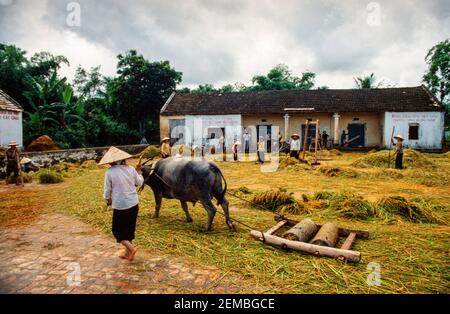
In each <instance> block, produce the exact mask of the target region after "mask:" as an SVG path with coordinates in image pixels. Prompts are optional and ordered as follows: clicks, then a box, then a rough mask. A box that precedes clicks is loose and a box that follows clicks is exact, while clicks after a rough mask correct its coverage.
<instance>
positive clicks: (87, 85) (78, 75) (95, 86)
mask: <svg viewBox="0 0 450 314" xmlns="http://www.w3.org/2000/svg"><path fill="white" fill-rule="evenodd" d="M73 86H74V88H75V90H76V91H77V92H78V93H79V94H80V95H82V96H83V97H86V98H93V97H101V96H103V93H104V78H103V75H102V74H101V73H100V66H97V67H93V68H91V69H90V70H89V71H86V70H85V69H83V68H82V67H81V66H78V68H77V70H76V72H75V77H74V79H73Z"/></svg>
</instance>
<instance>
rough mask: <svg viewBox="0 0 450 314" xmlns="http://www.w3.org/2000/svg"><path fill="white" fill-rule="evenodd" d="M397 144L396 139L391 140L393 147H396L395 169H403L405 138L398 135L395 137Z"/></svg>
mask: <svg viewBox="0 0 450 314" xmlns="http://www.w3.org/2000/svg"><path fill="white" fill-rule="evenodd" d="M394 138H395V139H396V140H397V143H394V139H391V142H392V145H395V169H403V141H404V139H403V136H402V135H401V134H397V135H396V136H394Z"/></svg>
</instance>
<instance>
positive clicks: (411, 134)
mask: <svg viewBox="0 0 450 314" xmlns="http://www.w3.org/2000/svg"><path fill="white" fill-rule="evenodd" d="M408 139H410V140H418V139H419V123H410V124H409V131H408Z"/></svg>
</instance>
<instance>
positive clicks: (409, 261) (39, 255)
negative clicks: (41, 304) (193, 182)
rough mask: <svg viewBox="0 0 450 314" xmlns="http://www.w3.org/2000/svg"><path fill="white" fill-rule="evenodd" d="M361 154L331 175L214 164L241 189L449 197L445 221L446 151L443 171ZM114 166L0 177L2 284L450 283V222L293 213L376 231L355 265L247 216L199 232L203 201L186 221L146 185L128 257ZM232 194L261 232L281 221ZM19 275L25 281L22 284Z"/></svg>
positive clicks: (249, 287)
mask: <svg viewBox="0 0 450 314" xmlns="http://www.w3.org/2000/svg"><path fill="white" fill-rule="evenodd" d="M361 156H363V154H362V153H345V154H343V155H337V156H330V157H328V158H327V160H324V161H321V165H320V166H319V167H337V168H339V171H338V174H337V175H333V176H329V175H327V174H325V173H323V172H321V171H319V170H318V168H319V167H315V168H311V167H304V166H302V167H296V166H295V167H288V168H285V169H278V170H277V171H275V172H262V171H261V167H260V165H258V164H255V163H254V162H221V161H218V162H216V163H217V164H218V166H219V167H220V168H221V170H222V171H223V173H224V175H225V178H226V180H227V182H228V187H229V189H231V190H232V191H236V190H238V189H239V188H241V187H246V188H248V189H249V190H250V194H249V195H248V196H246V195H243V197H244V198H251V197H252V195H255V194H257V193H259V192H263V191H266V190H271V189H278V188H283V189H285V190H286V191H287V192H288V193H292V195H293V196H294V197H295V198H297V199H301V198H302V195H303V194H305V195H312V194H314V193H317V192H319V191H331V192H343V191H345V192H351V193H357V194H358V195H361V197H363V198H364V199H366V200H369V201H372V202H376V201H377V200H379V199H380V198H383V197H386V196H394V195H395V196H403V197H405V198H407V199H411V198H415V197H423V198H425V199H427V200H429V201H432V202H437V203H439V204H441V207H442V210H441V212H440V213H439V214H440V215H442V216H443V217H444V218H445V219H446V221H447V222H448V213H449V208H450V193H449V192H450V188H449V185H448V181H445V180H442V177H444V178H445V177H446V176H447V175H448V173H449V171H450V161H449V159H448V157H442V156H440V155H429V158H430V159H432V160H433V161H434V162H435V163H436V165H438V167H437V169H431V170H430V169H426V170H420V169H419V170H417V169H406V170H398V171H395V170H392V169H383V168H373V169H357V168H355V167H352V166H351V163H352V162H353V161H354V160H356V159H357V158H360V157H361ZM134 162H135V161H134ZM131 163H133V161H132V162H131ZM105 169H106V168H97V167H92V168H90V169H86V170H85V171H83V172H82V173H77V175H74V176H70V175H67V176H66V178H65V181H64V182H63V183H60V184H56V185H48V186H44V185H40V184H37V183H35V182H33V183H31V184H28V185H27V186H26V187H25V188H20V187H14V186H9V187H5V186H4V184H1V185H0V202H1V203H2V207H1V209H0V228H1V233H2V237H1V239H2V240H0V256H1V258H0V269H1V270H2V271H1V275H0V292H8V293H15V292H25V293H27V292H31V293H33V292H37V293H52V292H55V293H63V292H68V293H77V292H80V293H96V292H114V293H122V292H125V293H126V292H137V293H138V292H142V293H174V292H175V293H176V292H192V293H197V292H199V293H202V292H203V293H204V292H219V293H220V292H237V293H449V292H450V284H449V283H450V276H449V274H450V264H449V263H448V258H449V249H450V246H449V236H450V228H449V226H448V223H446V224H431V223H416V222H411V221H408V220H405V219H401V218H395V219H390V220H388V221H387V220H386V221H385V220H381V219H367V220H360V219H349V218H343V217H340V216H338V215H337V214H335V213H333V212H332V211H330V210H317V211H313V212H311V213H309V214H296V215H291V217H292V218H293V219H297V220H301V219H302V218H304V217H309V218H312V219H313V220H314V221H316V222H318V223H323V222H327V221H333V222H335V223H337V224H338V225H340V226H343V227H348V228H353V229H359V230H367V231H369V232H370V238H369V239H368V240H358V241H357V242H356V243H355V246H354V248H353V249H355V250H358V251H360V252H361V253H362V261H361V262H360V263H358V264H346V263H342V262H340V261H337V260H333V259H328V258H317V257H314V256H309V255H304V254H299V253H295V252H290V253H288V252H284V251H281V250H277V249H274V248H271V247H269V246H266V245H264V244H262V243H260V242H258V241H255V240H253V239H252V238H251V237H250V236H249V232H248V230H247V229H246V228H245V227H243V226H239V225H238V231H237V232H231V231H229V230H228V228H227V226H226V224H225V222H224V220H223V217H222V216H220V215H216V218H215V221H214V230H213V231H212V232H209V233H202V232H200V228H201V226H202V225H203V224H204V223H205V221H206V213H205V211H204V209H203V208H201V206H199V205H197V206H196V207H195V208H193V207H192V206H191V205H190V207H189V208H190V211H191V215H192V216H193V218H194V222H193V223H192V224H189V223H186V222H185V217H184V214H183V212H182V210H181V208H180V205H179V202H177V201H173V200H164V201H163V207H162V209H161V217H160V218H159V219H151V218H150V217H151V215H152V213H153V208H154V200H153V196H152V193H151V191H150V189H149V188H146V189H145V190H144V191H143V192H142V193H141V194H140V212H139V217H138V225H137V233H136V236H137V238H136V243H137V245H138V247H139V252H138V259H137V261H136V262H135V263H132V264H129V263H127V262H125V261H122V260H120V259H119V258H117V257H116V256H115V254H116V252H117V250H118V248H119V247H118V246H117V244H116V243H114V239H113V238H112V236H111V229H110V228H111V216H112V213H111V209H110V208H107V207H106V206H105V204H104V201H103V200H102V185H103V175H104V171H105ZM446 182H447V184H446ZM229 201H230V203H231V216H232V217H234V218H236V219H238V220H240V221H243V222H245V223H246V224H248V225H251V226H254V228H255V229H257V230H267V229H268V228H270V227H271V226H273V225H274V224H275V222H274V220H273V213H272V212H268V211H262V210H258V209H254V208H251V206H250V205H249V204H248V203H246V202H244V201H242V200H239V199H235V198H232V197H229ZM74 262H75V263H79V264H80V265H81V285H80V286H75V287H67V283H66V281H67V280H66V279H67V276H68V274H69V273H71V269H70V268H69V269H66V268H65V267H67V263H74ZM173 265H175V266H173ZM374 265H376V267H378V270H379V274H380V278H381V282H380V283H379V284H375V285H374V284H369V281H370V280H369V279H368V278H371V276H373V271H374ZM172 269H177V270H173V272H172ZM205 270H207V271H205ZM201 271H205V273H201ZM111 276H112V277H111ZM84 278H85V279H84ZM133 278H134V279H133ZM199 278H200V279H199ZM83 280H85V281H83ZM17 282H19V283H20V285H19V284H16V285H14V283H17ZM112 282H115V283H116V284H117V285H115V284H112ZM119 283H120V284H119ZM122 283H124V284H123V286H122Z"/></svg>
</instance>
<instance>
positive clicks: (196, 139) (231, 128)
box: [185, 115, 241, 145]
mask: <svg viewBox="0 0 450 314" xmlns="http://www.w3.org/2000/svg"><path fill="white" fill-rule="evenodd" d="M185 119H186V128H187V131H189V133H190V140H191V141H192V143H193V144H194V145H201V144H202V140H203V139H205V138H206V137H207V131H208V129H209V128H225V141H226V143H227V144H230V143H233V141H234V138H235V137H237V138H240V135H241V115H198V116H186V117H185Z"/></svg>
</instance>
